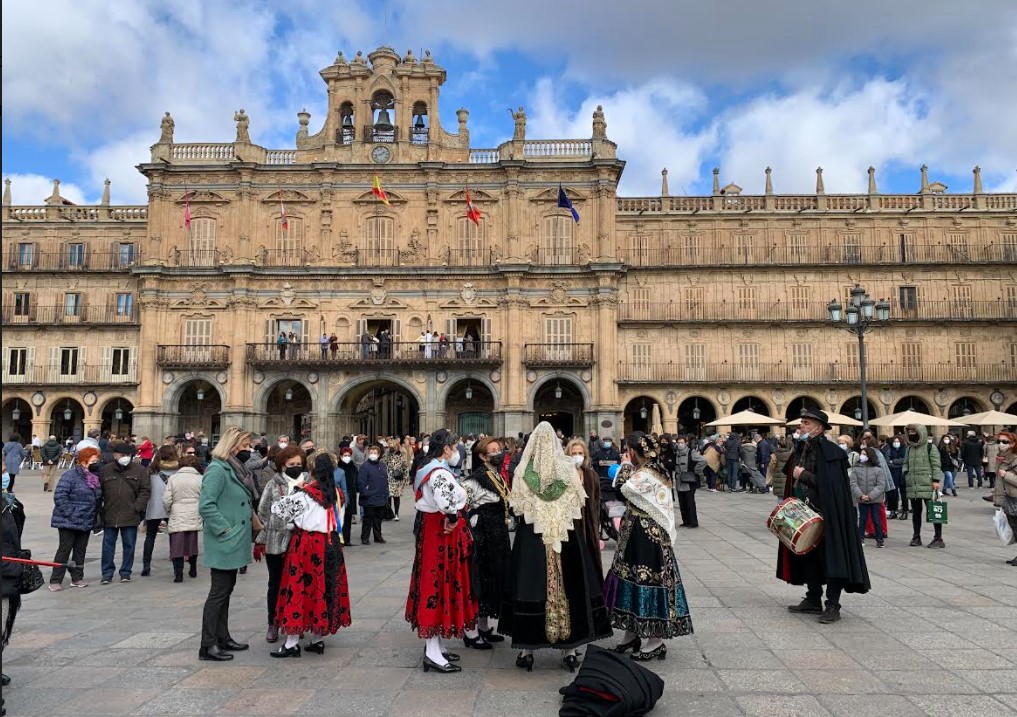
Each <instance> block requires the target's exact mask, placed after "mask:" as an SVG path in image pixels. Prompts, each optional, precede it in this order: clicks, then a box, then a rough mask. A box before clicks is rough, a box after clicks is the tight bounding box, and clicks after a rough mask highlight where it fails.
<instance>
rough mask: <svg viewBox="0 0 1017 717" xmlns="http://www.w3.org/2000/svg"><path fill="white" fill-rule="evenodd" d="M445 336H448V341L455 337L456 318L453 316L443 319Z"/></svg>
mask: <svg viewBox="0 0 1017 717" xmlns="http://www.w3.org/2000/svg"><path fill="white" fill-rule="evenodd" d="M445 336H447V337H448V339H449V341H452V340H453V339H455V336H456V319H455V317H454V316H453V317H452V318H450V319H445Z"/></svg>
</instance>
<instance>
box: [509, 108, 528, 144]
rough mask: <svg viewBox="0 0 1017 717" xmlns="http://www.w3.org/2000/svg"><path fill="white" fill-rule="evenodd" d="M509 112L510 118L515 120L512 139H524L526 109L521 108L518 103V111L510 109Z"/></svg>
mask: <svg viewBox="0 0 1017 717" xmlns="http://www.w3.org/2000/svg"><path fill="white" fill-rule="evenodd" d="M509 114H511V115H512V119H513V120H515V123H516V127H515V131H514V132H513V133H512V139H513V140H524V139H526V110H525V109H523V107H522V105H520V106H519V110H518V111H516V112H513V111H512V110H511V109H510V110H509Z"/></svg>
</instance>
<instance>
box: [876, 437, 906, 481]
mask: <svg viewBox="0 0 1017 717" xmlns="http://www.w3.org/2000/svg"><path fill="white" fill-rule="evenodd" d="M881 453H882V454H883V457H884V458H886V463H887V465H888V466H889V468H890V476H891V477H892V478H893V482H894V484H895V485H896V487H898V488H899V487H900V486H902V485H904V461H905V459H906V458H907V455H908V449H907V448H906V447H905V446H901V447H900V448H894V447H893V443H892V442H891V443H887V444H886V446H885V447H884V448H883V450H882V451H881Z"/></svg>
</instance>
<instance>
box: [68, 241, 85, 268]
mask: <svg viewBox="0 0 1017 717" xmlns="http://www.w3.org/2000/svg"><path fill="white" fill-rule="evenodd" d="M84 267H85V245H84V244H80V243H78V244H68V245H67V268H69V269H83V268H84Z"/></svg>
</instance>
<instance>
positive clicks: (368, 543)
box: [360, 540, 371, 545]
mask: <svg viewBox="0 0 1017 717" xmlns="http://www.w3.org/2000/svg"><path fill="white" fill-rule="evenodd" d="M360 544H361V545H370V544H371V541H370V540H361V541H360Z"/></svg>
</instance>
